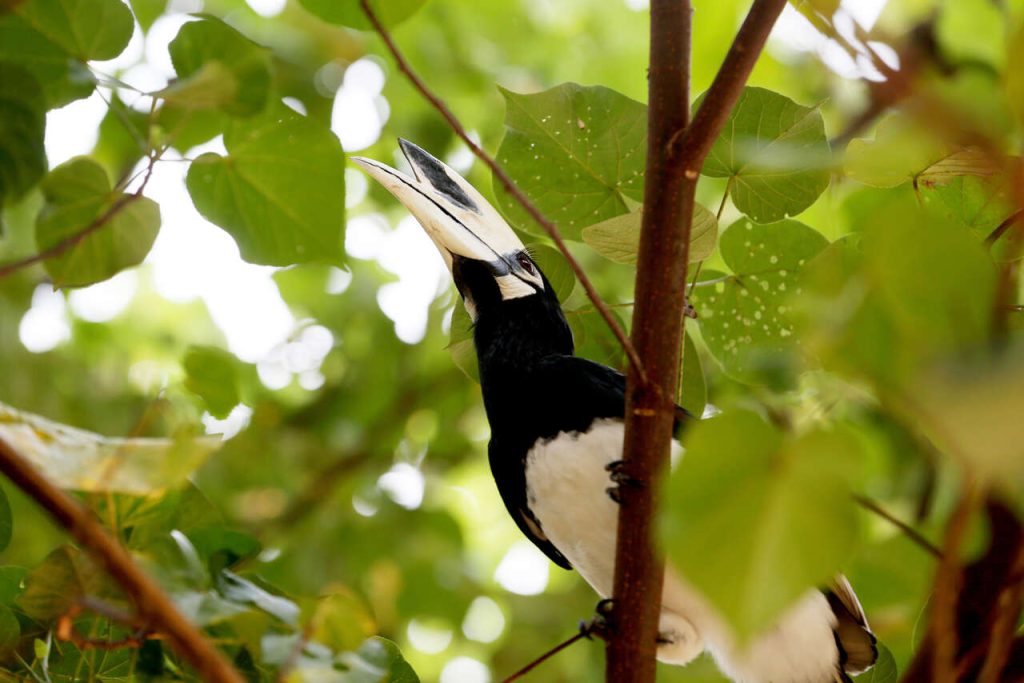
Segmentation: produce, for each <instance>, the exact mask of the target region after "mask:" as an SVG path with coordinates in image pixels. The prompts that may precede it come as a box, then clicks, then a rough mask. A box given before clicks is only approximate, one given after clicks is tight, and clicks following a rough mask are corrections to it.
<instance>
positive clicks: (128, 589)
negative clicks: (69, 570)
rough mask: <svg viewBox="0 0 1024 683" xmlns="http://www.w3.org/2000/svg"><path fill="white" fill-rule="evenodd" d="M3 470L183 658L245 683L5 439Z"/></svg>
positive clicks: (228, 682)
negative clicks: (51, 518) (93, 559)
mask: <svg viewBox="0 0 1024 683" xmlns="http://www.w3.org/2000/svg"><path fill="white" fill-rule="evenodd" d="M0 472H2V473H3V474H4V475H6V476H7V478H8V479H10V480H11V482H12V483H13V484H14V485H15V486H17V487H18V488H20V489H21V490H22V491H24V492H25V493H26V494H27V495H28V496H30V497H31V498H32V499H33V500H35V501H36V502H37V503H38V504H39V505H40V506H41V507H42V508H43V509H44V510H46V512H47V513H49V514H50V516H51V517H53V518H54V519H55V520H56V521H57V522H58V523H59V524H60V525H61V526H63V527H64V528H65V529H67V531H68V533H70V534H71V535H72V536H73V537H74V538H75V540H77V541H78V542H79V543H80V544H81V545H82V547H84V548H85V549H86V550H87V551H88V552H89V553H91V554H92V556H93V557H94V558H95V559H96V561H97V562H98V563H99V564H100V566H102V567H103V568H104V569H105V570H106V571H107V573H108V574H109V575H110V576H111V578H113V579H114V580H115V581H116V582H117V583H118V584H119V585H120V586H121V588H122V589H124V591H125V593H127V594H128V596H129V597H131V599H132V601H133V602H134V604H135V608H136V609H137V610H138V612H139V617H140V621H141V622H143V623H145V624H149V625H151V626H152V627H153V628H154V629H157V630H159V631H160V632H162V633H164V634H166V636H167V640H168V641H169V642H170V644H171V645H172V646H173V647H174V649H175V650H176V651H177V652H178V654H180V655H181V657H182V658H183V659H184V660H185V661H187V662H188V663H189V664H191V665H192V666H193V667H195V669H196V672H197V673H198V674H199V675H200V676H201V677H202V679H203V680H205V681H210V682H212V683H244V679H243V678H242V677H241V675H240V674H239V673H238V672H237V671H235V669H234V668H232V667H231V665H230V664H229V663H228V662H227V660H226V659H225V658H224V656H223V655H222V654H221V653H220V652H219V651H218V650H217V649H216V648H214V647H213V645H211V644H210V642H209V641H207V640H206V639H205V638H204V637H203V636H202V634H201V633H200V632H199V631H198V630H197V629H196V628H195V626H193V625H192V624H191V623H189V621H188V620H187V619H186V618H185V617H184V616H183V615H182V614H181V612H180V611H178V608H177V607H176V606H175V605H174V603H173V602H172V601H171V599H170V597H168V596H167V594H166V593H165V592H164V591H163V590H162V589H161V588H160V587H159V586H157V584H156V583H155V582H154V581H153V580H152V579H151V578H149V577H148V576H147V575H146V574H144V573H143V572H142V571H141V570H140V569H139V568H138V567H137V566H136V565H135V562H134V560H132V557H131V555H129V554H128V551H127V550H125V549H124V547H123V546H122V545H121V544H120V543H118V542H117V540H115V539H114V537H113V536H111V535H110V533H108V532H107V531H106V530H105V529H104V528H103V527H102V526H100V524H99V522H98V521H96V519H95V518H94V517H93V516H92V514H91V513H90V512H89V511H88V510H87V509H86V508H85V507H84V506H82V505H81V504H80V503H78V502H77V501H75V500H74V499H73V498H71V496H69V495H68V494H67V493H65V492H64V491H62V490H60V489H59V488H57V487H56V486H54V485H53V484H52V483H50V482H49V481H48V480H47V479H46V477H44V476H43V475H41V474H40V473H39V472H38V471H37V470H36V469H35V468H34V467H33V466H32V465H31V464H30V463H29V462H28V461H27V460H26V459H25V458H24V457H22V456H21V454H19V453H18V452H17V451H16V450H15V449H14V448H13V447H12V446H11V445H10V444H8V443H7V442H6V441H5V440H4V439H2V438H0Z"/></svg>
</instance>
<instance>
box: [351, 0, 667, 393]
mask: <svg viewBox="0 0 1024 683" xmlns="http://www.w3.org/2000/svg"><path fill="white" fill-rule="evenodd" d="M359 5H360V6H361V7H362V9H363V13H364V14H365V15H366V17H367V19H369V20H370V23H371V24H373V28H374V30H375V31H376V32H377V35H379V36H380V37H381V40H383V41H384V45H386V46H387V48H388V52H390V53H391V56H392V57H393V58H394V60H395V64H396V65H397V66H398V70H399V71H401V72H402V73H403V74H405V76H406V78H408V79H409V82H410V83H412V85H413V87H414V88H415V89H416V90H418V91H419V93H420V94H421V95H422V96H423V97H424V98H425V99H426V100H427V101H428V102H430V104H431V105H432V106H433V107H434V109H436V110H437V112H438V113H439V114H440V115H441V116H442V117H443V118H444V120H445V121H447V122H448V125H449V126H450V127H451V129H452V131H453V132H454V133H455V134H456V135H457V136H458V137H459V139H461V140H462V142H463V143H465V144H466V146H467V147H469V149H470V151H471V152H473V154H474V155H475V156H476V158H478V159H479V160H480V161H482V162H483V163H484V165H486V166H487V168H489V169H490V170H491V173H493V174H494V177H495V178H497V179H498V181H499V182H500V183H501V185H502V187H504V188H505V190H506V191H507V192H508V193H509V194H510V195H512V197H513V198H515V200H516V201H517V202H518V203H519V205H520V206H522V207H523V209H525V210H526V213H528V214H530V217H531V218H532V219H533V220H534V221H535V222H536V223H537V225H539V226H540V227H541V228H543V229H544V232H546V233H547V234H548V237H550V238H551V240H552V241H553V242H554V243H555V246H557V247H558V250H559V251H560V252H562V255H563V256H565V259H566V260H567V261H568V262H569V267H570V268H572V272H573V273H574V274H575V275H576V279H577V280H579V281H580V284H581V285H583V289H584V290H585V291H586V293H587V297H588V298H589V299H590V300H591V301H592V302H593V303H594V308H596V309H597V312H598V313H599V314H600V315H601V317H602V318H604V321H605V323H607V324H608V327H609V328H611V331H612V333H613V334H614V335H615V338H616V339H618V340H619V343H620V344H621V345H622V349H623V350H624V351H625V352H626V356H628V357H629V362H630V364H631V365H632V366H633V367H634V368H636V371H637V374H638V375H639V376H640V377H641V378H642V379H643V381H644V383H645V384H646V383H647V373H646V372H645V371H644V367H643V363H641V362H640V356H639V355H638V354H637V352H636V349H635V348H634V347H633V343H632V342H631V341H630V340H629V337H628V336H626V333H625V331H623V329H622V326H621V325H619V323H618V321H616V320H615V316H613V315H612V313H611V311H610V310H609V309H608V306H607V305H606V304H605V303H604V300H602V299H601V295H600V294H598V293H597V290H596V289H595V288H594V285H593V284H592V283H591V282H590V278H588V277H587V274H586V273H585V272H583V268H582V266H580V264H579V262H578V261H577V260H576V257H574V256H573V255H572V252H570V251H569V247H568V246H566V244H565V240H564V239H562V234H561V233H560V232H559V231H558V227H557V226H556V225H555V224H554V223H552V222H551V221H550V220H548V219H547V217H545V216H544V214H542V213H541V212H540V209H538V208H537V207H536V206H534V204H533V202H531V201H530V200H529V199H528V198H527V196H526V195H525V194H523V191H522V190H520V189H519V187H518V186H517V185H516V184H515V182H514V181H513V180H512V178H510V177H509V175H508V174H507V173H505V170H504V169H503V168H502V167H501V165H500V164H498V162H497V161H495V159H494V158H493V157H491V156H490V155H489V154H487V152H485V151H484V150H483V148H481V147H480V145H478V144H476V142H474V141H473V139H472V138H471V137H469V134H468V133H467V132H466V129H465V128H464V127H463V126H462V124H461V123H460V122H459V120H458V119H457V118H456V117H455V114H453V113H452V111H451V109H449V108H448V105H447V104H445V103H444V101H443V100H441V98H440V97H438V96H437V95H435V94H434V93H433V91H431V90H430V88H429V87H427V85H426V83H424V82H423V81H422V80H421V79H420V77H419V76H418V75H417V73H416V72H415V71H414V70H413V68H412V66H410V64H409V62H407V61H406V59H405V57H404V56H403V55H402V52H401V51H400V50H399V49H398V46H397V45H396V44H395V41H394V40H393V39H392V38H391V34H390V33H389V32H388V30H387V29H386V28H384V25H383V24H382V23H381V22H380V19H378V18H377V15H376V13H375V12H374V11H373V9H372V8H371V7H370V3H369V1H368V0H360V2H359Z"/></svg>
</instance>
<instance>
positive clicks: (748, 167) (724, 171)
mask: <svg viewBox="0 0 1024 683" xmlns="http://www.w3.org/2000/svg"><path fill="white" fill-rule="evenodd" d="M702 99H703V97H702V98H701V99H699V100H698V101H697V103H695V104H694V108H695V110H696V108H697V107H698V106H699V105H700V102H701V100H702ZM830 154H831V152H830V150H829V146H828V140H827V139H826V137H825V123H824V120H823V119H822V118H821V112H820V111H818V109H817V108H816V107H802V106H800V105H799V104H797V103H796V102H794V101H793V100H791V99H789V98H788V97H785V96H784V95H780V94H778V93H776V92H772V91H771V90H765V89H764V88H753V87H748V88H744V89H743V94H741V95H740V98H739V101H738V102H737V103H736V107H735V108H734V109H733V111H732V113H731V114H730V115H729V119H728V121H726V123H725V126H724V127H723V128H722V132H721V133H720V134H719V136H718V139H717V140H715V144H714V146H713V147H712V148H711V153H710V154H708V158H707V161H705V162H704V168H703V169H701V173H703V174H704V175H706V176H710V177H712V178H729V180H730V187H731V196H732V201H733V203H734V204H735V205H736V208H737V209H739V210H740V211H742V212H743V213H745V214H747V215H748V216H750V217H751V218H752V219H754V220H755V221H757V222H759V223H770V222H772V221H777V220H780V219H782V218H786V217H788V216H794V215H796V214H798V213H800V212H801V211H803V210H804V209H806V208H807V207H809V206H810V205H811V204H813V203H814V200H816V199H817V198H818V196H819V195H820V194H821V193H822V192H824V191H825V188H826V187H828V183H829V176H830V174H829V166H830V163H831V162H830Z"/></svg>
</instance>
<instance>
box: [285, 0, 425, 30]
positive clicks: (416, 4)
mask: <svg viewBox="0 0 1024 683" xmlns="http://www.w3.org/2000/svg"><path fill="white" fill-rule="evenodd" d="M426 2H427V0H370V6H371V7H372V8H373V12H374V14H376V15H377V18H378V19H380V22H381V23H382V24H384V26H385V27H387V28H391V27H392V26H395V25H397V24H399V23H401V22H403V21H405V20H406V19H408V18H409V17H411V16H412V15H413V14H414V13H415V12H416V10H418V9H419V8H420V7H422V6H423V5H425V4H426ZM299 3H300V4H301V5H302V6H303V7H305V8H306V9H307V10H308V11H310V12H312V13H313V14H315V15H316V16H318V17H320V18H321V19H323V20H324V21H326V22H328V23H331V24H341V25H342V26H349V27H351V28H358V29H362V30H364V31H366V30H370V29H372V28H373V24H371V23H370V20H369V19H367V18H366V15H365V14H363V10H362V8H361V7H360V6H359V0H299Z"/></svg>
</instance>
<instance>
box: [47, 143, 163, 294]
mask: <svg viewBox="0 0 1024 683" xmlns="http://www.w3.org/2000/svg"><path fill="white" fill-rule="evenodd" d="M43 193H44V194H45V196H46V205H45V206H44V207H43V210H42V211H41V212H40V213H39V217H38V219H37V220H36V243H37V244H38V246H39V249H40V250H41V251H42V250H45V249H48V248H50V247H52V246H54V245H56V244H58V243H60V242H62V241H63V240H65V239H67V238H70V237H73V236H75V235H77V234H79V233H81V232H83V231H85V230H86V229H91V228H92V226H93V225H94V223H95V221H97V220H100V219H101V218H102V217H103V216H104V215H105V213H106V212H107V211H108V210H109V209H110V208H111V206H112V205H113V204H114V203H116V202H119V201H122V200H123V199H124V197H125V195H124V194H123V193H120V192H113V191H112V189H111V187H110V179H109V178H107V173H106V171H104V170H103V167H102V166H100V165H99V164H97V163H96V162H95V161H92V160H91V159H87V158H85V157H79V158H76V159H72V160H71V161H68V162H67V163H64V164H61V165H60V166H58V167H57V168H55V169H53V171H51V172H50V174H49V175H48V176H47V177H46V179H45V180H44V181H43ZM159 230H160V207H159V206H158V205H157V203H156V202H154V201H152V200H151V199H148V198H146V197H138V198H134V199H131V200H130V201H128V202H127V203H122V205H121V208H120V209H118V210H117V211H116V212H115V213H112V214H109V216H108V218H107V219H106V220H105V222H104V223H103V225H102V226H100V227H98V228H97V229H95V230H92V231H91V232H90V234H88V235H87V236H86V237H85V238H84V239H82V240H81V241H79V242H78V243H77V244H75V245H74V246H72V247H70V248H69V249H67V250H66V251H64V252H63V253H61V254H58V255H57V256H53V257H51V258H49V259H47V260H46V261H45V264H44V265H45V266H46V270H47V272H48V273H49V274H50V277H52V278H53V283H54V285H55V286H57V287H80V286H84V285H90V284H93V283H94V282H101V281H103V280H106V279H107V278H109V277H111V276H113V275H114V274H116V273H118V272H119V271H121V270H124V269H125V268H129V267H131V266H135V265H138V264H139V263H142V260H143V259H144V258H146V254H148V253H149V250H150V248H151V247H152V246H153V241H154V240H155V239H156V235H157V232H158V231H159Z"/></svg>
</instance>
